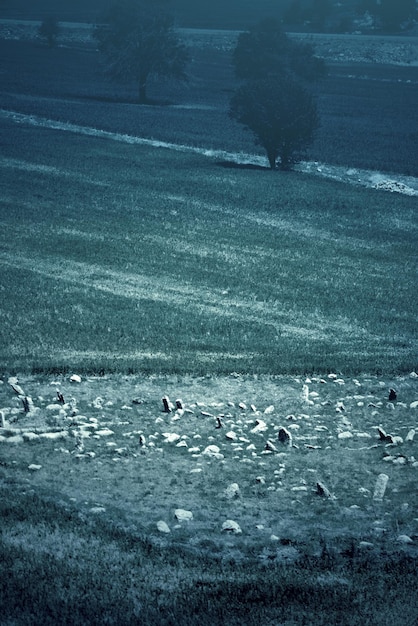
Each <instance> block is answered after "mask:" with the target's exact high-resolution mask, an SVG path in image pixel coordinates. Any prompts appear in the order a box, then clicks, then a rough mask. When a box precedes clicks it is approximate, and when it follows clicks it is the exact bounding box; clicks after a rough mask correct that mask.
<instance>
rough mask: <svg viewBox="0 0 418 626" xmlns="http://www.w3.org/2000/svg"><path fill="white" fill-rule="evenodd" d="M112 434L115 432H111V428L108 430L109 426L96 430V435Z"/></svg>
mask: <svg viewBox="0 0 418 626" xmlns="http://www.w3.org/2000/svg"><path fill="white" fill-rule="evenodd" d="M114 434H115V433H114V432H113V430H110V428H101V429H100V430H96V435H97V436H98V437H110V436H111V435H114Z"/></svg>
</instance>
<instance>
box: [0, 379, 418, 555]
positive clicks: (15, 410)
mask: <svg viewBox="0 0 418 626" xmlns="http://www.w3.org/2000/svg"><path fill="white" fill-rule="evenodd" d="M0 407H1V419H2V426H1V429H0V468H1V480H2V483H3V484H5V483H8V484H9V483H10V481H12V482H15V483H16V485H17V488H18V489H21V490H24V491H27V490H28V489H34V490H36V491H37V492H39V490H43V489H47V490H48V491H51V490H52V493H55V494H56V496H57V497H59V498H62V497H64V498H68V499H71V501H72V502H73V503H74V504H75V505H76V506H77V508H78V509H79V511H80V515H81V516H85V517H89V516H97V515H102V516H105V517H106V516H107V515H111V516H112V517H114V516H115V515H116V517H118V518H119V519H120V521H121V523H124V524H126V525H127V526H129V527H131V526H132V525H133V526H134V527H135V528H137V529H140V530H141V531H145V532H146V533H147V534H148V536H149V537H150V538H152V540H153V541H155V542H157V543H158V544H159V545H167V546H168V545H174V544H181V545H183V546H184V547H186V546H187V547H189V548H190V549H193V550H198V549H209V550H210V551H212V552H214V553H219V552H222V553H223V554H233V555H234V558H240V557H242V556H243V555H244V552H245V551H248V549H251V550H254V551H255V552H256V553H257V554H258V556H259V558H260V559H265V558H275V559H285V560H286V559H291V560H292V559H293V560H294V559H297V558H298V557H299V556H300V554H301V552H305V551H308V552H311V551H315V550H317V549H319V547H320V545H321V542H323V541H325V540H326V541H327V542H330V543H331V544H334V545H335V547H336V548H338V549H339V550H341V551H343V550H345V549H347V543H350V542H353V541H354V542H355V544H356V546H357V548H358V549H363V550H376V551H382V550H383V551H387V550H388V549H390V550H397V549H402V550H407V551H408V553H411V554H418V552H417V543H418V514H417V504H418V503H417V494H416V488H415V485H416V477H417V472H418V454H417V450H416V439H415V428H416V420H417V410H418V376H417V375H416V374H415V373H411V374H410V375H409V376H405V377H398V378H394V379H393V380H390V381H389V380H381V379H379V378H378V377H373V376H362V377H360V378H358V379H346V378H345V377H343V376H340V375H337V374H329V375H327V376H325V377H324V378H319V377H311V378H297V377H245V376H241V375H238V374H232V375H231V376H228V377H222V378H216V377H207V378H195V377H187V376H186V377H182V378H178V377H176V376H171V377H170V376H167V377H157V376H155V377H152V376H151V377H148V378H145V377H123V376H113V377H107V376H104V377H87V378H81V377H79V376H78V375H73V376H68V377H58V378H55V379H53V378H49V379H46V378H43V379H37V378H36V377H22V378H19V379H17V378H16V377H15V378H9V379H8V380H7V379H4V380H3V381H2V384H1V386H0ZM9 533H11V534H10V535H9V536H8V534H7V533H5V534H4V536H3V539H4V540H6V542H7V541H10V542H13V541H18V529H14V530H12V531H9Z"/></svg>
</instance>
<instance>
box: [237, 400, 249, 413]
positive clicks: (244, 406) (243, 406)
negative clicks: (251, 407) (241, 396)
mask: <svg viewBox="0 0 418 626" xmlns="http://www.w3.org/2000/svg"><path fill="white" fill-rule="evenodd" d="M238 406H239V408H240V409H241V411H246V410H247V405H246V404H245V402H240V403H239V405H238Z"/></svg>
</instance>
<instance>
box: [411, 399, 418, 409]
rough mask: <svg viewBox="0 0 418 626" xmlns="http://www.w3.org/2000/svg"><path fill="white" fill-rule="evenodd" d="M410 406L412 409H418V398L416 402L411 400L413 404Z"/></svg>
mask: <svg viewBox="0 0 418 626" xmlns="http://www.w3.org/2000/svg"><path fill="white" fill-rule="evenodd" d="M409 407H410V408H411V409H418V400H415V402H411V404H410V405H409Z"/></svg>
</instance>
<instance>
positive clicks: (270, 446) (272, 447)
mask: <svg viewBox="0 0 418 626" xmlns="http://www.w3.org/2000/svg"><path fill="white" fill-rule="evenodd" d="M264 449H265V450H267V451H269V452H277V448H276V446H275V445H274V443H272V442H271V441H270V440H267V441H266V446H265V448H264ZM247 450H248V448H247Z"/></svg>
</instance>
